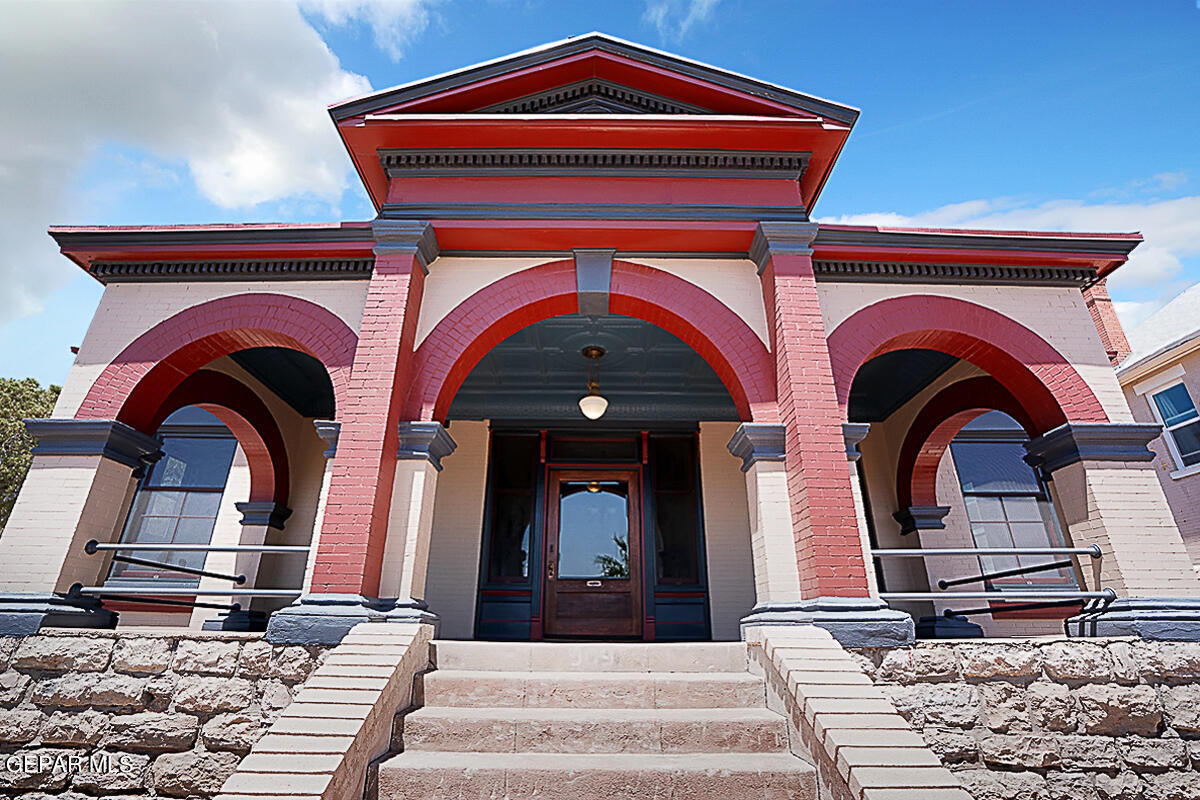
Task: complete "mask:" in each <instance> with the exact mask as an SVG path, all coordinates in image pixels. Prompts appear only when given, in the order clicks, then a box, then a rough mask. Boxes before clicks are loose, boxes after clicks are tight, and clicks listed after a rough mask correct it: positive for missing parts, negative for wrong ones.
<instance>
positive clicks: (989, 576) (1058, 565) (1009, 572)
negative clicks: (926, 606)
mask: <svg viewBox="0 0 1200 800" xmlns="http://www.w3.org/2000/svg"><path fill="white" fill-rule="evenodd" d="M1074 563H1075V562H1074V561H1071V560H1070V559H1068V560H1066V561H1051V562H1049V563H1046V564H1034V565H1033V566H1032V567H1016V568H1014V569H1002V570H997V571H995V572H984V573H980V574H979V575H972V576H971V577H969V578H954V579H952V580H945V579H942V580H939V581H938V582H937V586H938V588H939V589H949V588H950V587H951V586H962V585H963V584H964V583H979V582H980V581H990V580H993V579H995V578H1017V577H1020V576H1021V575H1029V574H1030V573H1033V572H1049V571H1050V570H1052V569H1063V568H1065V567H1069V566H1071V565H1072V564H1074Z"/></svg>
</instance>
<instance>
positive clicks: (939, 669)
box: [873, 646, 959, 683]
mask: <svg viewBox="0 0 1200 800" xmlns="http://www.w3.org/2000/svg"><path fill="white" fill-rule="evenodd" d="M873 677H874V678H875V680H876V681H882V682H886V683H917V682H920V681H950V680H955V679H957V678H958V677H959V667H958V657H957V656H956V655H954V648H952V647H947V646H934V647H903V648H896V649H895V650H890V651H888V652H887V653H886V654H885V655H884V657H883V661H882V662H881V663H880V665H879V667H878V669H877V670H876V672H875V675H874V676H873Z"/></svg>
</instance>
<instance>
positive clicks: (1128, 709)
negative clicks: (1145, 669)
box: [1076, 684, 1162, 736]
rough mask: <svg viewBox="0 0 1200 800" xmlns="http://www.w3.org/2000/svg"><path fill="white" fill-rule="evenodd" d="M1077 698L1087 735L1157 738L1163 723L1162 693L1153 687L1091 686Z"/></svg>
mask: <svg viewBox="0 0 1200 800" xmlns="http://www.w3.org/2000/svg"><path fill="white" fill-rule="evenodd" d="M1076 696H1077V698H1078V699H1079V721H1080V724H1081V725H1082V726H1083V729H1084V731H1085V732H1087V733H1101V734H1111V735H1125V734H1138V735H1142V736H1155V735H1157V734H1158V729H1159V726H1160V725H1161V724H1162V709H1161V708H1160V707H1159V702H1158V694H1157V693H1156V692H1155V691H1154V689H1153V688H1152V687H1150V686H1113V685H1111V684H1088V685H1086V686H1082V687H1080V688H1079V690H1078V692H1077V694H1076Z"/></svg>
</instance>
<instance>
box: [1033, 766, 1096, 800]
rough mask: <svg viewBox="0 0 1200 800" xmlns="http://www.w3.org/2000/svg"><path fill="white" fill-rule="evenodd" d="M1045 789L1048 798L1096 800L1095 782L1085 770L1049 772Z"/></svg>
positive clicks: (1057, 799) (1053, 799) (1058, 799)
mask: <svg viewBox="0 0 1200 800" xmlns="http://www.w3.org/2000/svg"><path fill="white" fill-rule="evenodd" d="M1046 789H1047V793H1048V794H1049V795H1050V800H1097V797H1096V784H1095V782H1094V781H1093V780H1092V776H1091V775H1089V774H1088V773H1086V772H1051V773H1049V774H1047V775H1046Z"/></svg>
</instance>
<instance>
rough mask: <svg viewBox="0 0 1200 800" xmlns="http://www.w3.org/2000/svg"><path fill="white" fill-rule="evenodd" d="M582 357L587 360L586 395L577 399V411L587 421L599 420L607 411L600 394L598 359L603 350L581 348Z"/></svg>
mask: <svg viewBox="0 0 1200 800" xmlns="http://www.w3.org/2000/svg"><path fill="white" fill-rule="evenodd" d="M580 352H582V353H583V357H584V358H586V359H587V360H588V383H587V387H588V393H587V394H585V395H584V396H583V397H581V398H579V410H580V411H582V412H583V415H584V416H585V417H587V418H588V419H600V418H601V417H603V416H604V412H605V411H607V410H608V401H607V400H606V399H604V397H602V396H601V394H600V382H599V380H598V379H599V377H600V359H601V357H603V355H604V352H605V351H604V348H603V347H597V346H596V345H588V346H587V347H585V348H583V350H582V351H580Z"/></svg>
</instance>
